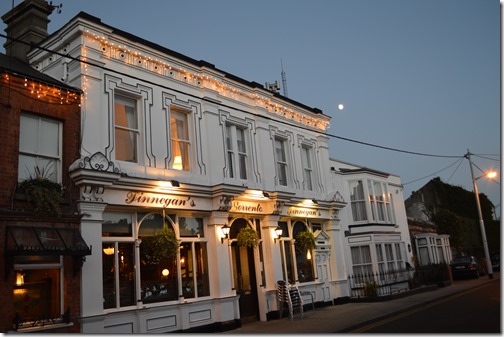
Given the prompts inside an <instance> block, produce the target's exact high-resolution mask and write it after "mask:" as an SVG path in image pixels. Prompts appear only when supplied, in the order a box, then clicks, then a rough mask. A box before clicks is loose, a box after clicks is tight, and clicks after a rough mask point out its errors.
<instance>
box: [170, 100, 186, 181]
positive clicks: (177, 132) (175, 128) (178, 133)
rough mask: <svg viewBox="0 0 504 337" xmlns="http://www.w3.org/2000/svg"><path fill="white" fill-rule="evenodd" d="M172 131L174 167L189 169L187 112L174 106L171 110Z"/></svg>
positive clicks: (176, 168) (175, 168)
mask: <svg viewBox="0 0 504 337" xmlns="http://www.w3.org/2000/svg"><path fill="white" fill-rule="evenodd" d="M170 132H171V150H172V165H171V166H172V169H174V170H184V171H189V169H190V165H189V146H190V142H189V132H188V128H187V113H185V112H182V111H179V110H177V109H174V108H172V109H171V110H170Z"/></svg>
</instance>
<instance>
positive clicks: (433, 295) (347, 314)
mask: <svg viewBox="0 0 504 337" xmlns="http://www.w3.org/2000/svg"><path fill="white" fill-rule="evenodd" d="M490 282H500V273H499V272H494V273H493V278H492V279H490V278H489V277H488V276H487V275H484V276H481V277H480V278H479V279H460V280H454V281H453V282H452V284H451V285H448V286H445V287H429V288H428V289H425V291H420V292H411V295H408V294H406V293H404V294H403V296H400V297H396V298H393V299H389V300H384V301H377V302H350V303H346V304H339V305H333V306H331V305H329V306H324V307H316V308H315V309H314V310H311V308H310V310H306V311H305V312H304V313H303V316H302V317H301V316H300V315H298V314H295V315H294V318H293V319H292V320H290V319H289V317H285V318H281V319H273V320H270V321H267V322H262V321H256V322H251V323H246V324H243V325H242V326H241V327H240V328H237V329H233V330H229V331H226V332H224V333H230V334H263V333H269V334H302V333H310V334H315V333H338V332H339V333H345V332H357V329H358V328H359V327H363V326H365V325H367V324H371V323H373V322H376V321H379V320H383V319H386V318H390V317H392V316H394V315H398V314H401V313H405V312H408V311H410V310H414V309H417V308H419V307H421V306H425V305H428V304H431V303H434V302H436V301H442V300H443V299H446V298H448V297H451V296H455V295H457V294H460V293H463V292H466V291H469V290H471V289H474V288H478V287H483V286H485V285H487V284H489V283H490Z"/></svg>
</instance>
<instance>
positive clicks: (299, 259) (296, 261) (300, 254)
mask: <svg viewBox="0 0 504 337" xmlns="http://www.w3.org/2000/svg"><path fill="white" fill-rule="evenodd" d="M288 225H289V223H288V222H283V221H281V222H278V226H280V228H282V237H281V240H280V244H281V250H280V252H281V254H282V271H283V277H284V280H288V281H289V283H291V284H294V283H295V282H296V281H298V282H300V283H303V282H311V281H315V271H314V268H315V267H314V263H313V261H314V259H315V256H314V255H313V254H314V252H313V250H311V249H309V248H306V247H303V248H300V247H299V246H296V244H295V238H296V236H297V235H298V234H300V233H302V232H306V231H309V229H308V226H307V225H306V224H305V223H304V222H303V221H296V222H295V223H294V224H293V225H292V227H291V228H292V230H290V231H289V226H288ZM295 275H296V276H295Z"/></svg>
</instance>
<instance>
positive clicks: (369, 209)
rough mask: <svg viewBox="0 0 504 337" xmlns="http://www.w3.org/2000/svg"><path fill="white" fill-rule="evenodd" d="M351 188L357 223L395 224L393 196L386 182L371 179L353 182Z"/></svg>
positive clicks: (352, 204)
mask: <svg viewBox="0 0 504 337" xmlns="http://www.w3.org/2000/svg"><path fill="white" fill-rule="evenodd" d="M349 188H350V203H351V208H352V217H353V220H354V221H355V222H359V221H360V222H363V221H367V222H372V223H389V224H392V223H394V222H395V217H394V209H393V204H392V195H391V194H390V193H389V192H388V188H387V184H386V183H385V182H381V181H377V180H371V179H368V180H365V179H362V180H352V181H350V182H349ZM366 196H367V199H366Z"/></svg>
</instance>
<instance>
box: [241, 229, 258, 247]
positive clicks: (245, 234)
mask: <svg viewBox="0 0 504 337" xmlns="http://www.w3.org/2000/svg"><path fill="white" fill-rule="evenodd" d="M236 243H237V244H238V246H240V247H252V248H254V247H257V246H258V245H259V236H258V235H257V232H256V231H255V230H254V229H252V228H250V227H245V228H242V229H240V231H239V232H238V235H237V236H236Z"/></svg>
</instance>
